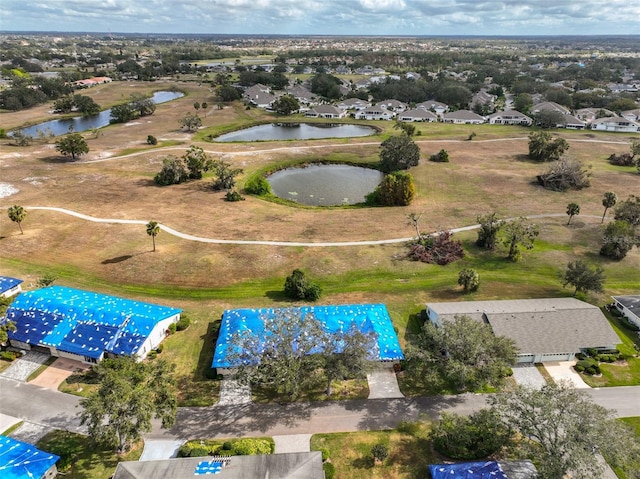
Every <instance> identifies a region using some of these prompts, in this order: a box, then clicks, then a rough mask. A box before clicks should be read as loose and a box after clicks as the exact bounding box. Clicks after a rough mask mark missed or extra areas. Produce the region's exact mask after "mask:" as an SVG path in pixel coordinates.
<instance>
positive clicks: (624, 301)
mask: <svg viewBox="0 0 640 479" xmlns="http://www.w3.org/2000/svg"><path fill="white" fill-rule="evenodd" d="M612 298H613V303H614V304H615V307H616V308H617V309H618V311H620V312H621V313H622V314H624V316H625V317H626V318H627V319H628V320H629V321H631V322H632V323H634V324H635V325H636V326H638V327H640V295H632V296H612Z"/></svg>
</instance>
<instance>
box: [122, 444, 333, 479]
mask: <svg viewBox="0 0 640 479" xmlns="http://www.w3.org/2000/svg"><path fill="white" fill-rule="evenodd" d="M201 475H204V476H207V477H208V476H209V475H212V477H215V478H216V479H258V478H274V479H276V478H277V479H324V471H323V469H322V453H321V452H320V451H311V452H290V453H284V454H264V455H254V456H218V457H186V458H180V459H165V460H159V461H126V462H119V463H118V466H117V467H116V472H115V473H114V475H113V479H158V478H160V477H166V478H171V479H193V478H194V477H197V476H201Z"/></svg>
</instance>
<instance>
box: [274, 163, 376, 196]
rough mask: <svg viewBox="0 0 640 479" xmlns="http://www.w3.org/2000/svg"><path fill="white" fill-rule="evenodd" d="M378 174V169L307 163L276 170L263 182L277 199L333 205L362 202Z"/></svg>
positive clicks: (371, 189) (374, 184)
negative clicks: (302, 166) (297, 166)
mask: <svg viewBox="0 0 640 479" xmlns="http://www.w3.org/2000/svg"><path fill="white" fill-rule="evenodd" d="M382 177H383V174H382V173H381V172H379V171H378V170H372V169H371V168H362V167H360V166H350V165H309V166H305V167H304V168H287V169H284V170H280V171H277V172H275V173H273V174H272V175H270V176H269V177H268V178H267V181H268V182H269V184H270V185H271V190H272V191H273V194H274V195H276V196H277V197H279V198H283V199H287V200H291V201H296V202H298V203H302V204H305V205H311V206H335V205H354V204H357V203H363V202H364V200H365V196H366V195H368V194H369V193H371V192H372V191H373V190H374V189H375V188H376V186H378V184H379V183H380V182H381V181H382Z"/></svg>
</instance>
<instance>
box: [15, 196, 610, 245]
mask: <svg viewBox="0 0 640 479" xmlns="http://www.w3.org/2000/svg"><path fill="white" fill-rule="evenodd" d="M24 208H25V209H26V210H44V211H55V212H57V213H63V214H66V215H69V216H74V217H76V218H80V219H83V220H86V221H91V222H93V223H108V224H126V225H131V224H134V225H146V224H147V223H148V222H149V221H148V220H127V219H118V218H97V217H95V216H90V215H85V214H83V213H79V212H77V211H73V210H69V209H66V208H56V207H52V206H25V207H24ZM566 216H567V215H566V213H545V214H540V215H529V216H525V218H527V219H540V218H560V217H566ZM580 218H582V219H584V218H591V219H600V218H601V217H600V216H597V215H580ZM514 219H516V218H507V219H506V220H505V221H511V220H514ZM160 227H161V229H162V231H165V232H167V233H169V234H171V235H174V236H177V237H178V238H182V239H185V240H189V241H198V242H200V243H216V244H236V245H266V246H301V247H307V248H311V247H315V248H318V247H334V246H370V245H381V244H392V243H406V242H407V241H411V240H413V239H414V238H413V237H411V238H392V239H383V240H370V241H367V240H365V241H334V242H318V243H312V242H298V241H260V240H224V239H215V238H203V237H201V236H194V235H191V234H188V233H182V232H180V231H178V230H175V229H173V228H171V227H169V226H166V225H164V224H160ZM478 228H480V225H479V224H476V225H470V226H463V227H460V228H453V229H451V230H450V231H451V232H452V233H460V232H462V231H471V230H475V229H478ZM432 234H436V233H432Z"/></svg>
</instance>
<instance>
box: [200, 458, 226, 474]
mask: <svg viewBox="0 0 640 479" xmlns="http://www.w3.org/2000/svg"><path fill="white" fill-rule="evenodd" d="M220 472H222V462H220V461H202V462H199V463H198V465H197V466H196V469H195V471H194V473H193V475H194V476H202V475H206V474H220Z"/></svg>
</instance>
